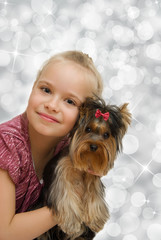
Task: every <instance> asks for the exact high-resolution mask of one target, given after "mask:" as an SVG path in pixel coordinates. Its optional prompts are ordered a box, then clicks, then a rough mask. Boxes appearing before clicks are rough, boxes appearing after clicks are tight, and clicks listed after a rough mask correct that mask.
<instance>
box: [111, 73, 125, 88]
mask: <svg viewBox="0 0 161 240" xmlns="http://www.w3.org/2000/svg"><path fill="white" fill-rule="evenodd" d="M109 86H110V88H111V89H112V90H120V89H121V88H122V87H123V83H122V81H121V79H119V78H118V77H117V76H114V77H112V78H111V79H110V81H109Z"/></svg>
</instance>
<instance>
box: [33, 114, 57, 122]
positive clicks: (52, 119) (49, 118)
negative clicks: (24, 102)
mask: <svg viewBox="0 0 161 240" xmlns="http://www.w3.org/2000/svg"><path fill="white" fill-rule="evenodd" d="M38 114H39V116H40V117H41V118H42V119H44V120H45V121H48V122H51V123H59V121H58V120H57V119H56V118H54V117H53V116H50V115H47V114H45V113H38Z"/></svg>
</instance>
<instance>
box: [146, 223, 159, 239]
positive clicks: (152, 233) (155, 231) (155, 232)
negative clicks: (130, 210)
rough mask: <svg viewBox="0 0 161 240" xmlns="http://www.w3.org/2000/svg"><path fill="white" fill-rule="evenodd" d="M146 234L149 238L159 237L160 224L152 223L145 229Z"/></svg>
mask: <svg viewBox="0 0 161 240" xmlns="http://www.w3.org/2000/svg"><path fill="white" fill-rule="evenodd" d="M147 235H148V238H149V239H150V240H160V239H161V224H158V223H153V224H151V225H150V226H149V227H148V229H147Z"/></svg>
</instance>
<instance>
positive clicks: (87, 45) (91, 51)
mask: <svg viewBox="0 0 161 240" xmlns="http://www.w3.org/2000/svg"><path fill="white" fill-rule="evenodd" d="M76 50H80V51H82V52H84V53H86V54H88V55H89V57H91V58H92V59H93V61H95V60H96V57H97V50H96V46H95V41H93V40H92V39H90V38H80V39H79V40H78V41H77V43H76Z"/></svg>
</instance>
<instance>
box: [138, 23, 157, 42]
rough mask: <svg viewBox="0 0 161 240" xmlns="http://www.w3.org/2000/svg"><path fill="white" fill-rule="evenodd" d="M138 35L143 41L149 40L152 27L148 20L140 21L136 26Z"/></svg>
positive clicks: (151, 35)
mask: <svg viewBox="0 0 161 240" xmlns="http://www.w3.org/2000/svg"><path fill="white" fill-rule="evenodd" d="M137 34H138V37H139V38H140V39H141V40H143V41H148V40H150V39H151V38H152V37H153V35H154V29H153V28H152V26H151V24H150V23H149V22H148V21H142V22H141V23H139V25H138V27H137Z"/></svg>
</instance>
